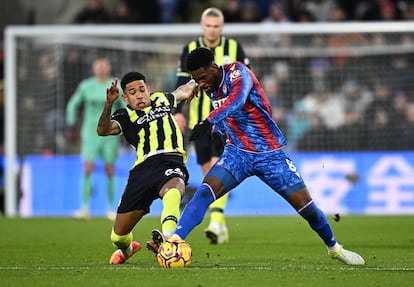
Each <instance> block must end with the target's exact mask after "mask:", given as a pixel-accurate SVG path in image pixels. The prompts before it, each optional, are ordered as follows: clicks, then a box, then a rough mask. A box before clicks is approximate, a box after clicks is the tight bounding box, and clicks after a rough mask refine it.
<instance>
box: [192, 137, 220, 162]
mask: <svg viewBox="0 0 414 287" xmlns="http://www.w3.org/2000/svg"><path fill="white" fill-rule="evenodd" d="M194 147H195V151H196V156H197V163H198V164H199V165H202V164H205V163H206V162H208V161H210V159H211V158H212V157H219V156H220V153H219V152H218V151H217V150H216V149H215V147H214V144H213V138H212V136H211V133H202V134H201V135H200V137H199V138H198V139H196V140H195V141H194Z"/></svg>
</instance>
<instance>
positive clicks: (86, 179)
mask: <svg viewBox="0 0 414 287" xmlns="http://www.w3.org/2000/svg"><path fill="white" fill-rule="evenodd" d="M91 196H92V181H91V175H84V176H83V179H82V207H83V208H88V207H89V201H90V199H91Z"/></svg>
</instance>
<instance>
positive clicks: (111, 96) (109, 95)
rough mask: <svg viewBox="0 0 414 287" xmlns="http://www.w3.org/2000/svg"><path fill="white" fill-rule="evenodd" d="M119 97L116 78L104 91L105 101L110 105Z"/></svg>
mask: <svg viewBox="0 0 414 287" xmlns="http://www.w3.org/2000/svg"><path fill="white" fill-rule="evenodd" d="M118 97H119V89H118V78H115V80H114V81H113V82H112V84H111V86H110V87H109V88H107V89H106V101H107V102H108V103H110V104H112V103H113V102H115V101H116V99H118Z"/></svg>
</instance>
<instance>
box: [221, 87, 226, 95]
mask: <svg viewBox="0 0 414 287" xmlns="http://www.w3.org/2000/svg"><path fill="white" fill-rule="evenodd" d="M222 91H223V95H224V96H226V95H227V85H224V86H223V88H222Z"/></svg>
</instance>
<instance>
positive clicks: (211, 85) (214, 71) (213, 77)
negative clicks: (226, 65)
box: [191, 64, 221, 94]
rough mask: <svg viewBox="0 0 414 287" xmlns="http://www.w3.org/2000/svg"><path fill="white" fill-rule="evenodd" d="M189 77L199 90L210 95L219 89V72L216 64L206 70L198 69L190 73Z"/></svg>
mask: <svg viewBox="0 0 414 287" xmlns="http://www.w3.org/2000/svg"><path fill="white" fill-rule="evenodd" d="M191 76H192V78H193V79H194V80H195V81H196V82H197V84H198V85H199V87H200V88H201V89H203V90H204V91H205V92H206V93H208V94H210V93H213V92H215V91H217V89H218V87H219V84H220V80H221V70H220V69H219V68H218V67H217V65H216V64H213V65H212V66H210V67H208V68H199V69H197V70H194V71H192V72H191Z"/></svg>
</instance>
